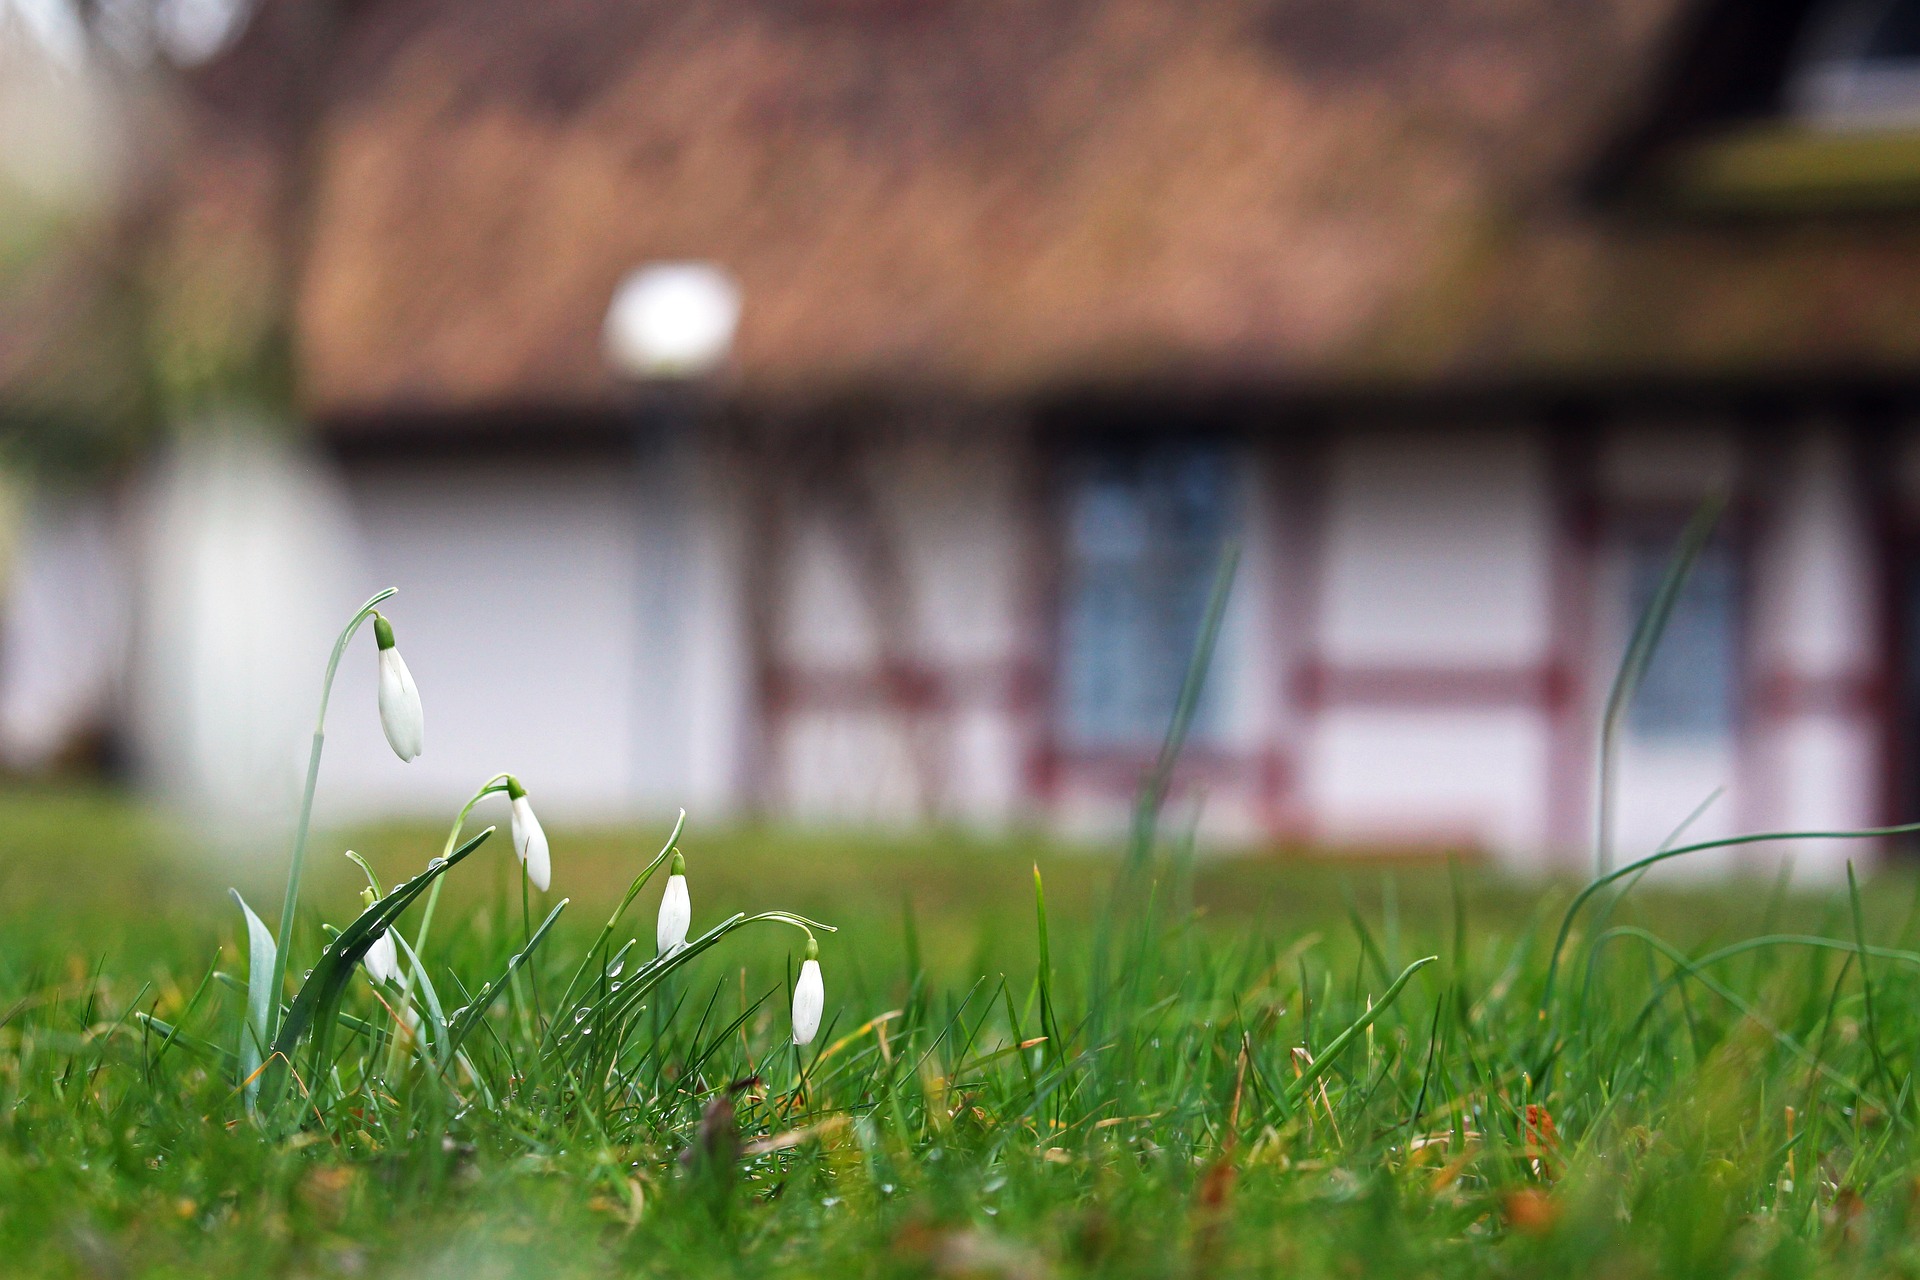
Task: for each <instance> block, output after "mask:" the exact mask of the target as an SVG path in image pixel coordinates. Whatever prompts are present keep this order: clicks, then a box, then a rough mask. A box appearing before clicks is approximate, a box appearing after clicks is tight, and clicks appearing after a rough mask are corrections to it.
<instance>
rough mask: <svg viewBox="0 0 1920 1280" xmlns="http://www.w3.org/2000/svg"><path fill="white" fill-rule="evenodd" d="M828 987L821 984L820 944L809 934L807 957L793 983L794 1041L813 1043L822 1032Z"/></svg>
mask: <svg viewBox="0 0 1920 1280" xmlns="http://www.w3.org/2000/svg"><path fill="white" fill-rule="evenodd" d="M826 1004H827V992H826V988H825V987H823V986H821V985H820V944H819V943H817V942H815V941H814V940H813V935H812V934H808V935H807V958H806V960H805V961H804V962H803V963H802V964H801V966H800V977H799V979H798V980H796V981H795V982H794V984H793V1042H794V1043H795V1044H811V1043H812V1042H813V1038H814V1036H816V1035H818V1034H819V1033H820V1013H821V1010H823V1009H825V1008H826Z"/></svg>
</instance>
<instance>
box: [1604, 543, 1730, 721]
mask: <svg viewBox="0 0 1920 1280" xmlns="http://www.w3.org/2000/svg"><path fill="white" fill-rule="evenodd" d="M1672 554H1673V548H1672V544H1671V543H1670V542H1667V541H1664V540H1661V541H1653V540H1648V541H1644V542H1637V543H1635V544H1634V545H1633V546H1632V547H1631V548H1630V551H1629V555H1630V560H1631V563H1630V566H1629V575H1630V583H1629V600H1628V605H1629V608H1630V610H1631V612H1630V614H1629V620H1630V622H1632V623H1634V624H1637V623H1638V622H1639V620H1640V617H1641V615H1642V614H1644V613H1645V612H1646V610H1647V607H1648V605H1650V604H1651V603H1652V601H1653V597H1654V593H1655V592H1656V591H1658V590H1659V588H1660V580H1661V578H1662V577H1663V576H1664V575H1665V573H1666V570H1667V561H1668V559H1669V558H1670V557H1671V555H1672ZM1739 643H1740V641H1739V599H1738V581H1737V574H1736V572H1735V566H1734V559H1733V555H1732V553H1731V551H1730V550H1729V549H1728V548H1727V547H1726V546H1725V545H1723V544H1721V543H1717V542H1716V543H1710V544H1708V546H1707V548H1706V549H1705V550H1704V551H1702V552H1701V553H1700V558H1699V559H1698V560H1697V561H1695V563H1694V566H1693V572H1692V573H1691V574H1690V575H1689V576H1688V578H1687V582H1686V585H1685V586H1684V587H1683V588H1682V589H1681V591H1680V598H1679V599H1678V600H1676V601H1675V602H1674V606H1673V613H1672V614H1671V615H1670V616H1669V617H1668V620H1667V627H1666V630H1665V631H1664V632H1662V633H1661V636H1660V644H1659V647H1658V648H1656V649H1655V650H1654V654H1653V661H1652V663H1651V664H1649V665H1648V667H1647V673H1646V677H1645V678H1644V679H1643V680H1642V681H1641V684H1640V690H1639V692H1638V693H1637V694H1636V695H1635V696H1634V700H1633V703H1632V705H1631V706H1630V707H1629V708H1628V711H1627V724H1628V727H1629V728H1630V729H1631V730H1632V732H1633V734H1634V736H1635V737H1638V738H1644V739H1660V740H1680V739H1701V738H1709V739H1710V738H1714V737H1718V736H1722V735H1726V734H1730V733H1732V732H1733V729H1734V723H1735V719H1736V716H1737V715H1738V709H1739V673H1740V649H1739Z"/></svg>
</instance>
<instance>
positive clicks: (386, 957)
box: [349, 855, 400, 983]
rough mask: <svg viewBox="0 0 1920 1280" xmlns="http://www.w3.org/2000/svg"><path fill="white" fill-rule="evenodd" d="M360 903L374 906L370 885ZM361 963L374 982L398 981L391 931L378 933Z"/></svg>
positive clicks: (361, 895) (398, 967) (398, 963)
mask: <svg viewBox="0 0 1920 1280" xmlns="http://www.w3.org/2000/svg"><path fill="white" fill-rule="evenodd" d="M349 856H351V855H349ZM360 901H361V902H363V903H365V904H366V905H367V906H369V907H370V906H372V905H373V904H374V902H375V901H376V899H375V898H374V893H373V888H372V886H371V885H369V886H368V887H367V888H365V889H362V890H361V891H360ZM361 963H362V964H365V965H366V966H367V976H368V977H369V978H372V979H373V980H374V981H375V982H393V983H397V982H399V981H400V956H399V953H398V952H396V951H395V950H394V946H393V931H392V930H390V929H382V930H381V931H380V936H379V937H377V938H375V939H374V940H373V945H372V946H370V947H368V948H367V954H366V958H365V959H364V960H362V961H361Z"/></svg>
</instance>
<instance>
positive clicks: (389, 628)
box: [373, 613, 393, 649]
mask: <svg viewBox="0 0 1920 1280" xmlns="http://www.w3.org/2000/svg"><path fill="white" fill-rule="evenodd" d="M373 642H374V643H375V644H377V645H379V646H380V647H381V648H382V649H391V648H393V624H392V623H391V622H388V621H387V619H386V617H385V616H384V615H382V614H378V613H376V614H374V615H373Z"/></svg>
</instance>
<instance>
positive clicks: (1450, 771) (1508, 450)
mask: <svg viewBox="0 0 1920 1280" xmlns="http://www.w3.org/2000/svg"><path fill="white" fill-rule="evenodd" d="M1324 502H1325V513H1326V514H1325V524H1324V532H1323V535H1322V537H1323V545H1324V550H1323V553H1322V555H1323V559H1322V567H1321V586H1320V593H1321V595H1320V600H1321V603H1320V619H1319V627H1318V629H1317V635H1316V644H1315V646H1314V649H1315V651H1316V652H1317V655H1318V657H1319V659H1320V660H1321V661H1322V662H1324V663H1326V664H1327V665H1329V666H1330V667H1332V668H1333V669H1335V670H1342V669H1349V670H1351V669H1356V668H1357V669H1362V670H1365V669H1369V668H1371V669H1375V670H1389V671H1393V670H1399V671H1417V672H1424V673H1430V674H1432V675H1435V676H1444V674H1445V673H1446V672H1447V671H1448V670H1450V669H1451V670H1459V671H1463V672H1468V673H1472V672H1484V671H1495V672H1504V673H1514V672H1524V671H1530V670H1534V669H1537V668H1538V666H1539V665H1540V664H1542V663H1544V662H1545V661H1546V659H1547V657H1548V652H1549V645H1550V643H1551V601H1552V595H1551V573H1552V551H1553V525H1552V513H1551V495H1550V490H1549V487H1548V475H1547V459H1546V455H1545V449H1544V446H1543V445H1542V443H1541V442H1540V440H1539V439H1538V437H1537V436H1535V435H1534V434H1532V433H1530V432H1527V431H1524V430H1521V429H1519V428H1514V429H1486V430H1478V431H1463V432H1441V431H1435V432H1429V433H1379V434H1368V435H1359V436H1352V437H1346V438H1342V439H1339V440H1337V441H1335V442H1334V446H1333V456H1332V459H1331V474H1330V479H1329V485H1328V488H1327V492H1326V494H1325V496H1324ZM1548 751H1549V726H1548V723H1547V718H1546V716H1545V715H1544V713H1542V712H1540V711H1537V710H1534V709H1532V708H1526V707H1476V706H1473V705H1466V704H1463V705H1458V706H1442V707H1432V708H1394V707H1380V706H1369V705H1341V704H1339V703H1338V702H1336V703H1334V704H1333V705H1330V706H1328V707H1326V708H1325V709H1323V711H1322V712H1321V714H1320V715H1319V716H1318V717H1317V718H1316V720H1315V722H1314V724H1313V725H1312V726H1311V728H1310V729H1309V730H1308V732H1307V733H1306V735H1305V737H1304V738H1303V740H1302V743H1301V753H1300V754H1301V773H1302V778H1301V783H1302V791H1303V794H1304V802H1305V806H1306V810H1307V815H1306V816H1307V820H1308V823H1309V826H1310V828H1311V830H1312V831H1314V832H1315V833H1316V834H1318V835H1321V836H1323V837H1325V838H1327V839H1329V840H1332V841H1334V842H1336V843H1339V842H1360V843H1366V842H1375V841H1382V840H1386V841H1394V842H1400V841H1414V842H1419V843H1436V842H1447V841H1462V842H1469V843H1475V844H1480V845H1483V846H1485V847H1487V848H1490V849H1493V850H1495V851H1497V852H1498V853H1499V854H1500V855H1501V856H1502V857H1504V858H1506V859H1508V860H1511V861H1515V862H1526V863H1534V862H1538V861H1540V860H1542V859H1544V857H1545V855H1546V839H1547V830H1546V800H1547V793H1548V786H1549V778H1548V768H1547V760H1548Z"/></svg>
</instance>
